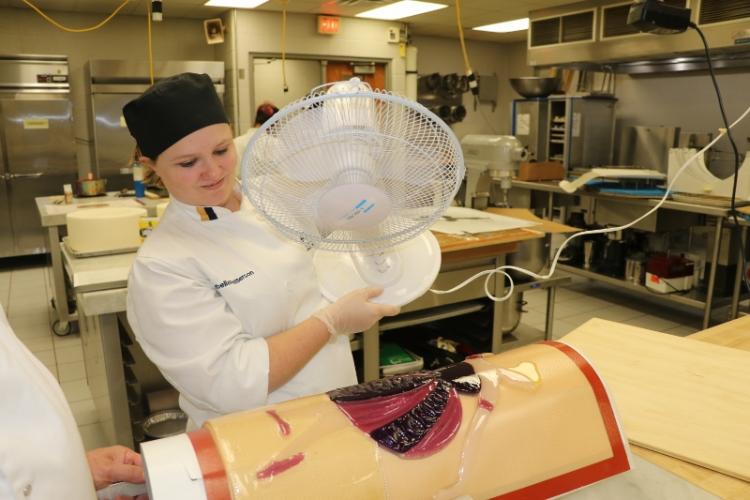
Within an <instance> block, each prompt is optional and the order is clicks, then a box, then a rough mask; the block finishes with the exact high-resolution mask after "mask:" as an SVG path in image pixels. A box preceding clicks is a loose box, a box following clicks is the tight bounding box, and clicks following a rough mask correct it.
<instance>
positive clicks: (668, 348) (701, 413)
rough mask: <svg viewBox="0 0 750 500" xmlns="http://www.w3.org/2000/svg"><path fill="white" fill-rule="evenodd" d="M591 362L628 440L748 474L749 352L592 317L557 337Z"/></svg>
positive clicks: (715, 467)
mask: <svg viewBox="0 0 750 500" xmlns="http://www.w3.org/2000/svg"><path fill="white" fill-rule="evenodd" d="M562 340H563V341H564V342H567V343H568V344H570V345H572V346H573V347H575V348H577V349H579V350H580V351H581V353H582V354H584V355H585V356H586V357H587V358H588V359H589V360H590V361H591V362H592V363H593V365H594V366H595V367H596V369H597V370H598V371H599V373H600V375H601V376H602V378H603V379H604V381H605V383H606V384H607V386H608V388H609V390H610V392H611V393H612V395H613V397H614V400H615V403H616V406H617V408H618V410H619V414H620V416H621V418H622V421H623V426H624V428H625V434H626V435H627V437H628V439H629V440H630V442H631V443H633V444H636V445H639V446H643V447H645V448H649V449H652V450H655V451H658V452H660V453H664V454H666V455H670V456H673V457H676V458H679V459H681V460H685V461H688V462H692V463H695V464H698V465H701V466H704V467H707V468H710V469H713V470H716V471H718V472H722V473H724V474H729V475H732V476H735V477H738V478H741V479H744V480H746V481H747V480H750V353H749V352H746V351H741V350H738V349H731V348H727V347H722V346H716V345H712V344H708V343H706V342H700V341H698V340H691V339H686V338H681V337H675V336H673V335H668V334H664V333H657V332H652V331H650V330H645V329H643V328H637V327H632V326H628V325H623V324H620V323H615V322H611V321H605V320H600V319H592V320H590V321H589V322H587V323H585V324H584V325H582V326H581V327H579V328H577V329H576V330H574V331H573V332H571V333H570V334H568V335H566V336H565V337H564V338H563V339H562Z"/></svg>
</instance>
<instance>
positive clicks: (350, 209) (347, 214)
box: [318, 183, 391, 230]
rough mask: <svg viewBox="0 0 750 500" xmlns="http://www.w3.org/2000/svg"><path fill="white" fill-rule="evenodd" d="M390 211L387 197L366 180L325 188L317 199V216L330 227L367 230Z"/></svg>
mask: <svg viewBox="0 0 750 500" xmlns="http://www.w3.org/2000/svg"><path fill="white" fill-rule="evenodd" d="M390 213H391V200H390V198H388V195H387V194H386V193H385V192H384V191H382V190H381V189H379V188H377V187H375V186H371V185H370V184H360V183H354V184H342V185H339V186H336V187H333V188H331V189H329V190H328V191H326V192H325V193H324V194H323V195H322V196H321V197H320V200H319V201H318V219H319V221H320V224H321V226H322V227H324V228H328V229H331V230H336V229H348V230H367V229H371V228H374V227H376V226H377V225H378V224H380V223H381V222H383V220H384V219H385V218H386V217H388V214H390Z"/></svg>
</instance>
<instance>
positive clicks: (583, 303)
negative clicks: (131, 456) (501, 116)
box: [0, 266, 701, 449]
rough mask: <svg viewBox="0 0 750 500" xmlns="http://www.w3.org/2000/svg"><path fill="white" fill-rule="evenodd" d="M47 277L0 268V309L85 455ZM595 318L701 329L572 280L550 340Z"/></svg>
mask: <svg viewBox="0 0 750 500" xmlns="http://www.w3.org/2000/svg"><path fill="white" fill-rule="evenodd" d="M50 275H51V273H49V270H48V268H47V267H43V266H27V267H18V268H13V269H7V268H0V303H1V304H2V306H3V308H4V309H5V312H6V314H7V316H8V318H9V320H10V323H11V326H12V327H13V329H14V331H15V333H16V335H17V336H18V337H19V338H20V339H21V340H22V341H23V342H24V344H26V346H27V347H28V348H29V350H31V351H32V352H33V353H34V354H35V355H36V356H37V357H38V358H39V359H40V360H41V361H42V363H44V365H45V366H46V367H47V368H49V370H50V371H51V372H52V373H53V374H54V375H55V377H57V379H58V381H59V382H60V385H61V386H62V389H63V391H64V393H65V395H66V397H67V399H68V402H69V403H70V405H71V407H72V409H73V414H74V415H75V418H76V421H77V423H78V427H79V430H80V431H81V435H82V436H83V441H84V444H85V445H86V447H87V449H90V448H96V447H98V446H102V445H105V444H107V443H106V442H105V439H104V434H103V431H102V429H101V426H100V425H99V422H98V420H97V416H96V411H95V408H94V403H93V400H92V399H91V392H90V391H89V388H88V385H87V384H86V373H85V369H84V364H83V351H82V347H81V339H80V337H79V336H78V334H71V335H68V336H66V337H58V336H55V335H53V334H52V333H51V330H50V324H51V322H52V320H53V319H54V315H53V310H52V308H51V307H50V299H51V297H52V288H51V281H50V279H51V278H50ZM524 300H525V301H526V302H527V304H526V306H525V310H526V311H527V312H525V313H524V314H523V315H522V322H521V325H520V326H519V327H518V329H517V330H516V332H515V334H516V335H518V336H531V335H535V336H538V335H540V332H539V331H540V330H542V329H543V328H544V314H545V305H546V292H544V291H541V290H540V291H532V292H528V293H526V294H524ZM594 316H596V317H600V318H604V319H609V320H613V321H621V322H623V323H627V324H630V325H635V326H641V327H644V328H649V329H652V330H658V331H663V332H667V333H671V334H675V335H689V334H691V333H694V332H695V331H697V330H698V329H700V325H701V316H700V314H699V313H698V311H684V310H678V309H672V308H666V307H664V306H663V304H661V303H656V302H654V301H653V300H649V298H648V297H642V296H633V295H630V294H626V293H623V292H621V291H619V290H614V289H612V288H609V287H606V286H604V285H600V284H597V283H592V282H588V281H586V280H576V281H574V282H573V284H571V285H570V286H568V287H566V288H561V289H560V290H559V291H558V293H557V300H556V305H555V316H554V317H555V322H554V337H555V338H560V337H562V336H564V335H565V334H566V333H568V332H569V331H571V330H572V329H574V328H576V327H577V326H579V325H581V324H582V323H584V322H585V321H587V320H588V319H589V318H591V317H594Z"/></svg>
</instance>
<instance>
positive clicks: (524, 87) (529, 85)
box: [510, 76, 560, 98]
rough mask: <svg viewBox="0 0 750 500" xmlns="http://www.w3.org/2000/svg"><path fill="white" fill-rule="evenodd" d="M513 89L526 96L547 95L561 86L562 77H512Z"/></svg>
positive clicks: (511, 84)
mask: <svg viewBox="0 0 750 500" xmlns="http://www.w3.org/2000/svg"><path fill="white" fill-rule="evenodd" d="M510 86H511V87H513V90H515V91H516V92H518V93H519V94H521V95H522V96H524V97H526V98H531V97H547V96H548V95H550V94H551V93H552V92H554V91H556V90H557V89H558V87H559V86H560V79H559V78H556V77H542V76H522V77H519V78H510Z"/></svg>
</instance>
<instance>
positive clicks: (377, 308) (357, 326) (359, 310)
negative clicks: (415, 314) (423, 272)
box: [313, 287, 401, 336]
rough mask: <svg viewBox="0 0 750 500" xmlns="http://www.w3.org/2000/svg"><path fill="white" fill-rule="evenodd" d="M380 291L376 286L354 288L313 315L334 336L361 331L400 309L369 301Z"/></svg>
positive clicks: (381, 291) (393, 314)
mask: <svg viewBox="0 0 750 500" xmlns="http://www.w3.org/2000/svg"><path fill="white" fill-rule="evenodd" d="M381 293H383V289H382V288H377V287H370V288H360V289H359V290H354V291H353V292H349V293H347V294H346V295H344V296H343V297H341V298H340V299H339V300H337V301H336V302H334V303H333V304H331V305H329V306H327V307H324V308H323V309H321V310H320V311H318V312H316V313H315V314H313V316H314V317H316V318H318V319H319V320H320V321H322V322H323V323H324V324H325V325H326V328H328V331H329V332H330V334H331V335H334V336H335V335H352V334H354V333H357V332H363V331H365V330H367V329H368V328H370V327H371V326H372V325H373V324H374V323H375V322H376V321H378V320H380V318H382V317H383V316H395V315H396V314H398V313H399V311H400V310H401V308H400V307H398V306H392V305H386V304H376V303H375V302H370V299H371V298H373V297H377V296H378V295H380V294H381Z"/></svg>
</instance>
